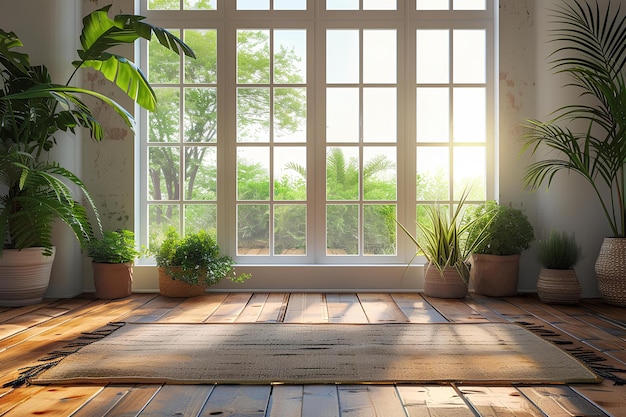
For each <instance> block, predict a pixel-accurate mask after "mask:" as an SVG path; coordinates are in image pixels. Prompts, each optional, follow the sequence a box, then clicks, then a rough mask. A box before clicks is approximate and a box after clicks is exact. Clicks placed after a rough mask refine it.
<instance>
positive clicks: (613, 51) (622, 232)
mask: <svg viewBox="0 0 626 417" xmlns="http://www.w3.org/2000/svg"><path fill="white" fill-rule="evenodd" d="M553 15H554V19H555V20H554V23H555V24H556V25H558V28H557V29H555V30H554V39H553V40H554V41H555V42H558V45H559V46H558V47H557V48H556V50H555V51H554V52H553V54H552V57H553V59H552V64H553V70H554V71H556V72H557V73H564V74H567V75H569V76H570V78H571V82H570V83H569V84H568V85H569V86H571V87H574V88H576V89H578V90H579V92H580V96H581V97H582V98H585V99H586V100H585V102H583V103H580V104H571V105H567V106H564V107H562V108H560V109H558V110H557V111H556V112H555V117H554V118H553V119H552V120H550V121H547V122H541V121H539V120H529V123H528V126H527V127H528V133H527V134H526V135H524V136H523V138H522V142H523V149H522V151H528V150H530V152H531V153H532V154H535V153H536V152H537V150H538V149H539V148H541V147H547V148H548V149H550V150H553V151H556V155H557V156H555V157H553V158H546V159H542V160H539V161H537V162H534V163H532V164H531V165H529V167H528V168H527V170H526V173H525V175H524V178H523V181H524V184H525V186H526V187H528V188H530V189H532V190H536V189H538V188H539V187H540V186H541V184H542V183H546V184H547V186H548V187H549V186H550V184H551V182H552V180H553V178H554V175H555V174H556V173H557V172H559V171H562V170H567V171H572V172H576V173H578V174H579V175H581V176H582V177H583V178H584V179H585V180H587V181H588V182H589V183H590V184H591V186H592V188H593V190H594V192H595V194H596V196H597V197H598V199H599V201H600V204H601V205H602V209H603V212H604V214H605V216H606V219H607V221H608V223H609V226H610V227H611V231H612V234H613V236H615V237H625V236H626V211H625V198H626V194H625V186H624V163H626V72H625V71H624V64H625V63H626V48H625V47H624V45H625V44H626V17H624V15H623V14H622V13H621V7H620V5H619V4H618V6H617V7H613V6H612V5H611V2H610V1H609V3H608V6H607V7H606V9H605V10H601V8H600V5H599V4H598V1H597V0H596V1H595V4H588V3H586V2H584V1H582V0H571V1H564V2H563V5H562V6H560V7H558V8H556V9H555V10H553ZM576 120H578V121H582V122H584V123H585V125H586V129H584V130H583V131H582V132H581V133H578V132H574V131H573V130H571V129H570V128H568V127H566V124H567V123H568V122H572V121H576ZM607 190H608V192H607Z"/></svg>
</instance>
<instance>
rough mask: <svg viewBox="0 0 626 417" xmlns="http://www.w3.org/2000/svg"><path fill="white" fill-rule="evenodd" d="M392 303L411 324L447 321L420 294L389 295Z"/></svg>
mask: <svg viewBox="0 0 626 417" xmlns="http://www.w3.org/2000/svg"><path fill="white" fill-rule="evenodd" d="M391 297H392V298H393V301H394V302H395V303H396V304H397V306H398V307H399V308H400V310H402V313H403V314H404V315H405V316H406V317H407V319H408V320H409V321H410V322H411V323H445V322H447V321H448V320H446V318H445V317H444V316H442V315H441V314H440V313H439V312H438V311H437V310H436V309H434V308H433V306H431V305H430V304H429V303H427V302H426V300H424V298H423V297H422V296H421V295H420V294H411V293H400V294H391Z"/></svg>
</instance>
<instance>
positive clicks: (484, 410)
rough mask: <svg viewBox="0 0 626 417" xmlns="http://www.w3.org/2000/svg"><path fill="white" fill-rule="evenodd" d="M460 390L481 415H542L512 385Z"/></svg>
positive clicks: (541, 416)
mask: <svg viewBox="0 0 626 417" xmlns="http://www.w3.org/2000/svg"><path fill="white" fill-rule="evenodd" d="M460 391H461V393H462V395H463V397H464V398H465V399H466V400H467V401H468V402H469V403H470V404H471V405H472V407H473V408H474V409H475V410H476V411H478V413H479V414H480V415H481V416H498V417H500V416H502V417H544V414H542V412H541V410H540V409H539V408H537V406H535V404H533V402H532V401H530V400H529V399H528V398H526V397H524V396H523V395H522V394H521V393H520V392H519V391H518V390H517V389H516V388H514V387H462V388H460ZM548 415H549V416H552V414H548ZM571 416H572V415H570V417H571Z"/></svg>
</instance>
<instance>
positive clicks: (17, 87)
mask: <svg viewBox="0 0 626 417" xmlns="http://www.w3.org/2000/svg"><path fill="white" fill-rule="evenodd" d="M109 8H110V6H106V7H104V8H101V9H99V10H96V11H94V12H92V13H90V14H88V15H87V16H86V17H85V18H84V19H83V28H82V33H81V36H80V43H81V48H82V49H79V50H78V51H77V56H78V59H77V60H76V61H74V62H73V63H72V64H73V65H74V67H75V71H74V73H72V75H71V76H70V77H69V79H68V81H67V83H66V84H63V85H62V84H55V83H52V81H51V76H50V74H49V73H48V70H47V68H46V67H45V66H43V65H38V66H34V65H31V64H30V58H29V56H28V55H27V54H24V53H22V52H19V50H18V48H19V47H21V46H22V42H21V41H20V39H19V37H18V36H17V35H16V34H15V33H13V32H5V31H3V30H1V29H0V182H1V183H2V185H3V187H2V188H3V189H4V190H6V192H5V194H4V195H2V196H0V236H2V237H3V238H4V240H5V242H6V244H5V245H4V247H0V264H4V263H7V262H9V263H11V264H12V265H11V269H10V270H9V271H7V272H2V271H1V270H0V304H3V305H22V304H29V303H36V302H38V301H40V300H41V298H42V297H43V294H44V292H45V291H46V288H47V285H48V280H49V277H50V269H51V266H52V260H53V256H54V253H55V248H54V247H53V243H52V226H53V224H54V223H55V221H56V220H57V219H58V220H61V221H62V222H64V223H65V224H67V225H68V226H69V227H70V228H71V229H72V230H73V232H74V234H75V236H76V238H77V239H78V241H79V243H80V244H81V246H82V245H84V244H85V243H86V242H88V241H89V240H90V239H91V237H92V235H93V230H92V226H91V224H90V221H89V216H88V213H87V209H86V208H85V206H84V205H83V204H86V206H87V208H88V209H89V210H91V211H93V212H94V213H95V219H96V221H97V223H98V224H97V226H98V228H100V222H99V219H98V216H97V210H96V208H95V205H94V202H93V200H92V198H91V196H90V195H89V193H88V191H87V189H86V187H85V184H84V183H83V182H82V181H81V180H80V179H79V178H78V177H77V176H76V175H75V174H73V173H72V172H71V171H70V170H68V169H66V168H65V167H63V166H61V165H60V164H59V163H58V162H56V161H53V160H50V158H49V154H48V151H50V150H51V149H52V148H53V147H54V146H55V145H56V143H57V138H56V137H55V136H54V135H55V134H56V133H58V132H68V133H75V131H76V129H77V128H86V129H87V131H89V133H90V136H91V138H92V139H94V140H96V141H99V140H101V139H102V137H103V129H102V127H101V126H100V124H99V123H98V121H97V119H96V117H95V116H94V114H93V113H92V111H91V110H90V108H89V107H88V106H87V105H86V104H85V102H83V99H82V97H83V96H90V97H93V98H96V99H97V100H99V101H100V102H101V104H103V105H106V106H108V107H110V108H112V109H113V110H114V111H115V112H116V113H117V114H118V115H120V116H121V117H122V119H123V120H124V121H125V122H126V124H127V125H128V126H129V127H131V128H132V127H133V124H134V120H133V116H132V115H131V114H130V113H129V111H127V110H126V109H125V108H124V107H123V106H122V105H121V104H118V103H117V102H115V101H113V100H111V99H110V98H108V97H107V96H105V95H102V94H100V93H98V92H96V91H92V90H89V89H85V88H80V87H74V86H71V85H70V83H71V82H72V80H73V78H74V75H75V74H76V73H77V71H78V70H79V69H85V68H90V69H92V70H95V71H98V72H99V73H100V74H102V75H103V76H104V77H105V78H106V79H108V80H109V81H111V82H114V83H115V84H116V85H117V86H119V87H120V88H121V89H122V90H123V91H124V92H125V93H126V94H127V95H128V97H129V98H130V99H132V100H133V101H134V102H135V103H137V104H138V105H140V106H142V107H144V108H146V109H147V110H154V108H155V106H156V96H155V94H154V91H153V90H152V88H151V87H150V84H149V83H148V81H147V80H146V78H145V76H144V74H143V73H142V72H141V71H140V70H139V68H138V67H137V66H136V65H135V64H134V63H133V62H132V61H130V60H128V59H127V58H125V57H123V56H120V55H118V54H115V53H114V52H111V50H112V49H114V48H115V47H116V46H118V45H122V44H129V43H133V42H134V41H135V40H137V39H139V38H145V39H147V40H150V39H151V38H152V35H153V34H154V35H156V39H158V41H159V43H160V44H161V45H163V46H164V47H165V48H168V49H170V50H172V51H174V52H175V53H181V52H182V53H184V54H186V55H188V56H193V51H192V50H191V49H190V48H189V47H188V46H187V45H186V44H184V43H183V42H182V41H181V40H180V39H179V38H177V37H176V36H174V35H172V34H171V33H170V32H168V31H167V30H165V29H162V28H159V27H156V26H152V25H150V24H149V23H147V22H145V21H144V18H143V16H136V15H118V16H115V17H114V18H113V19H111V18H109V16H108V10H109ZM70 187H74V188H76V190H77V191H78V192H80V193H81V194H82V195H81V196H80V197H75V196H74V194H73V192H72V190H71V188H70ZM79 200H83V202H82V203H81V202H79ZM22 257H25V258H26V259H25V260H22ZM15 258H17V260H16V259H15ZM30 259H33V260H35V259H36V260H39V261H41V262H40V263H44V264H45V268H44V270H43V274H39V275H38V278H34V277H32V276H26V277H24V278H18V277H16V274H17V272H16V270H15V267H16V266H20V267H21V266H22V265H23V264H24V263H26V264H27V265H28V264H29V260H30ZM44 261H45V262H44ZM22 269H23V268H22ZM27 269H31V270H32V268H30V267H29V266H27ZM35 279H37V281H38V284H37V285H36V286H37V290H36V291H34V290H33V289H32V287H33V286H34V283H33V281H34V280H35ZM22 284H23V285H22Z"/></svg>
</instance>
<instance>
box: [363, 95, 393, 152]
mask: <svg viewBox="0 0 626 417" xmlns="http://www.w3.org/2000/svg"><path fill="white" fill-rule="evenodd" d="M397 124H398V112H397V97H396V89H395V88H364V89H363V141H364V142H393V143H395V142H397V139H398V134H397V130H398V129H397Z"/></svg>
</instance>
